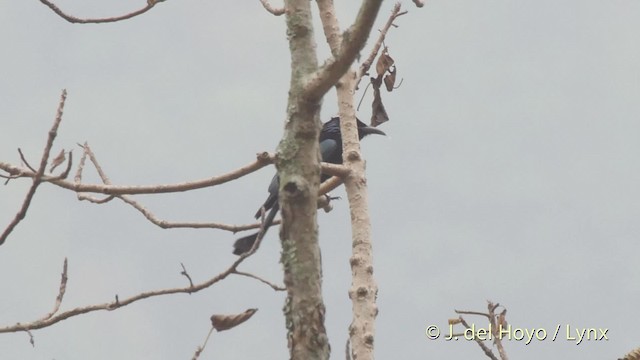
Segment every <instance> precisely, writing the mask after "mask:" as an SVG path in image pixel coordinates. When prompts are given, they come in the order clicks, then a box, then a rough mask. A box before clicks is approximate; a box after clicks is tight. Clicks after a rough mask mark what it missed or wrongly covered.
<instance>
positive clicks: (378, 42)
mask: <svg viewBox="0 0 640 360" xmlns="http://www.w3.org/2000/svg"><path fill="white" fill-rule="evenodd" d="M400 6H401V5H400V3H396V5H395V6H394V7H393V10H391V15H390V16H389V19H388V20H387V23H386V24H385V25H384V27H383V28H382V30H380V35H378V40H376V43H375V45H374V46H373V48H372V49H371V53H370V54H369V57H367V59H366V60H365V61H364V62H363V63H362V64H360V68H359V69H358V72H357V73H356V80H355V89H358V86H359V85H360V81H361V80H362V77H363V76H364V75H365V74H366V73H367V72H368V71H369V68H371V65H372V64H373V61H374V60H375V58H376V56H377V55H378V52H379V51H380V48H381V47H382V44H383V42H384V39H385V37H386V36H387V32H388V31H389V29H390V28H391V26H393V22H394V21H395V20H396V19H397V18H398V17H399V16H402V15H404V14H406V13H407V12H406V11H403V12H400Z"/></svg>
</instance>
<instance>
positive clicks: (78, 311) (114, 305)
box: [0, 251, 254, 333]
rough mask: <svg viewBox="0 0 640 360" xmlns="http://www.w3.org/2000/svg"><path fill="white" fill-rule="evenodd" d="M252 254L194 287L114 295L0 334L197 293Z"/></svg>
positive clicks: (232, 271) (219, 279)
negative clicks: (169, 296)
mask: <svg viewBox="0 0 640 360" xmlns="http://www.w3.org/2000/svg"><path fill="white" fill-rule="evenodd" d="M253 253H254V251H250V252H248V253H245V254H242V255H241V256H240V257H238V259H236V261H234V262H233V263H232V264H231V265H230V266H229V267H228V268H227V269H226V270H225V271H223V272H221V273H219V274H218V275H216V276H214V277H212V278H210V279H209V280H207V281H205V282H203V283H200V284H196V285H194V286H186V287H180V288H170V289H162V290H153V291H147V292H143V293H139V294H137V295H134V296H131V297H128V298H125V299H119V297H118V295H116V296H115V300H113V301H111V302H106V303H102V304H94V305H88V306H83V307H77V308H75V309H71V310H68V311H65V312H62V313H59V314H57V315H54V316H51V317H47V316H45V317H44V318H42V319H39V320H35V321H32V322H28V323H17V324H15V325H9V326H5V327H0V333H11V332H18V331H28V330H36V329H42V328H46V327H49V326H51V325H54V324H56V323H58V322H60V321H63V320H66V319H69V318H71V317H74V316H78V315H82V314H87V313H90V312H94V311H101V310H107V311H112V310H116V309H119V308H121V307H124V306H127V305H129V304H132V303H134V302H138V301H140V300H144V299H147V298H152V297H156V296H163V295H171V294H179V293H185V294H191V293H196V292H198V291H201V290H204V289H206V288H209V287H211V286H212V285H213V284H216V283H218V282H220V281H222V280H224V279H225V278H227V276H229V275H230V274H233V273H235V271H236V269H237V267H238V265H240V264H241V263H242V262H243V261H244V260H245V259H246V258H248V257H249V256H251V255H252V254H253Z"/></svg>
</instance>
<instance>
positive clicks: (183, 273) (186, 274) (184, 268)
mask: <svg viewBox="0 0 640 360" xmlns="http://www.w3.org/2000/svg"><path fill="white" fill-rule="evenodd" d="M180 266H182V271H181V272H180V275H184V276H185V277H186V278H187V279H188V280H189V285H191V287H193V280H191V276H190V275H189V273H188V272H187V268H186V267H184V264H183V263H180Z"/></svg>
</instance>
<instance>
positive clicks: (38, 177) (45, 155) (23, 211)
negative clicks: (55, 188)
mask: <svg viewBox="0 0 640 360" xmlns="http://www.w3.org/2000/svg"><path fill="white" fill-rule="evenodd" d="M66 99H67V90H62V95H61V96H60V103H59V104H58V111H57V113H56V118H55V120H54V121H53V126H52V127H51V130H49V134H48V136H47V143H46V145H45V147H44V151H43V152H42V159H41V160H40V166H39V167H38V171H37V172H36V173H35V174H34V176H33V184H32V185H31V188H29V191H28V192H27V195H26V196H25V198H24V202H23V203H22V207H21V208H20V210H19V211H18V213H17V214H16V216H15V217H14V218H13V220H11V223H9V225H8V226H7V227H6V228H5V229H4V232H3V233H2V235H0V245H2V244H4V242H5V240H6V239H7V237H8V236H9V234H11V232H12V231H13V229H14V228H15V227H16V226H17V225H18V223H19V222H20V221H22V220H23V219H24V218H25V216H26V215H27V209H29V205H31V200H32V199H33V196H34V195H35V193H36V189H37V188H38V185H40V183H41V182H42V178H43V175H44V172H45V169H46V168H47V162H48V161H49V153H50V152H51V147H52V146H53V140H54V139H55V138H56V135H57V134H58V126H60V122H61V121H62V112H63V110H64V103H65V101H66Z"/></svg>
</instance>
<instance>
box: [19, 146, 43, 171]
mask: <svg viewBox="0 0 640 360" xmlns="http://www.w3.org/2000/svg"><path fill="white" fill-rule="evenodd" d="M18 154H20V160H22V163H23V164H24V165H25V166H26V167H28V168H29V170H31V171H33V172H34V173H37V172H38V171H37V170H36V169H34V168H33V167H32V166H31V165H30V164H29V162H28V161H27V158H26V157H25V156H24V154H23V153H22V149H20V148H18Z"/></svg>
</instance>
